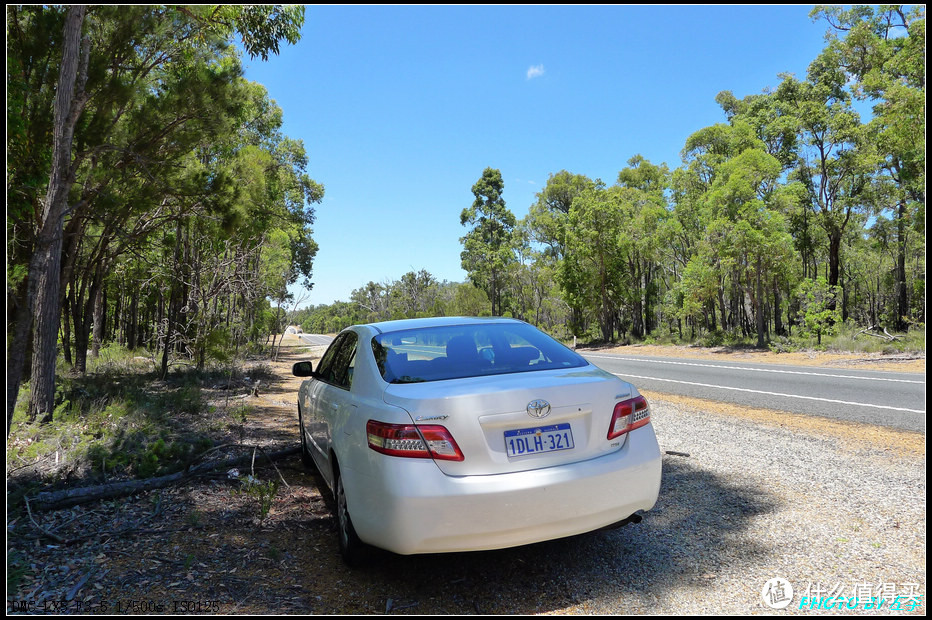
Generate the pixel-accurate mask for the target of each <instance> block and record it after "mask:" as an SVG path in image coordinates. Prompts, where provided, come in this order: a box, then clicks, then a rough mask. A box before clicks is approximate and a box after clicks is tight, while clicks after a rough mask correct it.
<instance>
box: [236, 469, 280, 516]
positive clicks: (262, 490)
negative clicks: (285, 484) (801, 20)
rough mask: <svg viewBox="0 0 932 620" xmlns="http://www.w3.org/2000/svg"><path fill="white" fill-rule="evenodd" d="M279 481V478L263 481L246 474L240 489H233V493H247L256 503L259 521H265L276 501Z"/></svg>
mask: <svg viewBox="0 0 932 620" xmlns="http://www.w3.org/2000/svg"><path fill="white" fill-rule="evenodd" d="M278 487H279V483H278V481H277V480H269V481H268V482H262V481H261V480H258V479H256V478H253V477H252V476H246V478H245V479H243V480H242V481H241V482H240V486H239V489H233V490H232V491H231V492H232V493H233V495H234V496H235V495H240V494H241V495H245V496H246V497H247V498H248V499H250V500H251V501H252V502H253V504H254V505H255V509H256V512H257V513H258V516H259V522H260V523H261V522H262V521H265V518H266V517H267V516H268V515H269V511H270V510H271V509H272V504H273V503H274V502H275V495H276V494H278Z"/></svg>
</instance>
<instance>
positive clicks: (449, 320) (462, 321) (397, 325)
mask: <svg viewBox="0 0 932 620" xmlns="http://www.w3.org/2000/svg"><path fill="white" fill-rule="evenodd" d="M490 323H521V321H518V320H516V319H508V318H503V317H477V316H436V317H430V318H424V319H400V320H398V321H381V322H379V323H369V327H372V328H374V329H376V330H378V331H379V332H382V333H386V332H397V331H405V330H409V329H422V328H425V327H449V326H451V325H482V324H490Z"/></svg>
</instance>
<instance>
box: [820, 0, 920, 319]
mask: <svg viewBox="0 0 932 620" xmlns="http://www.w3.org/2000/svg"><path fill="white" fill-rule="evenodd" d="M810 15H811V16H812V17H813V19H818V18H822V19H824V20H825V21H826V22H828V24H829V30H828V32H827V34H826V38H827V39H828V50H830V51H831V52H832V54H833V55H834V58H836V59H837V62H838V63H839V66H840V67H841V68H842V70H843V71H844V72H845V74H846V76H847V77H849V78H850V83H851V90H852V93H853V95H854V96H855V97H856V98H857V99H860V100H864V101H869V102H872V103H873V108H872V111H873V118H872V119H871V120H870V122H869V123H868V127H867V132H868V135H869V136H870V137H869V139H870V141H871V143H872V144H874V145H876V148H877V150H878V155H879V157H880V159H881V162H882V163H881V168H882V178H881V179H879V180H878V183H888V184H889V185H890V186H891V190H890V191H886V192H884V195H883V198H882V202H880V203H879V204H878V205H877V207H878V210H880V211H881V212H885V211H889V212H890V214H891V215H890V219H892V220H893V221H894V222H895V225H894V226H893V228H892V230H893V232H894V234H895V241H894V244H895V247H896V259H895V278H896V284H895V287H896V310H895V312H894V314H895V316H894V321H893V323H894V325H895V327H896V328H897V329H904V328H905V327H906V318H907V317H908V316H909V315H910V314H912V313H911V311H910V302H909V297H910V295H909V292H910V286H909V283H908V280H909V276H910V275H912V274H907V269H906V262H907V254H908V252H909V247H910V245H911V244H910V237H911V236H913V235H914V234H915V235H919V236H920V237H924V229H925V225H924V212H925V42H926V37H925V7H924V6H922V5H919V6H913V7H910V8H908V9H907V8H905V7H904V6H903V5H884V6H880V7H877V6H861V5H856V6H853V7H851V8H842V7H840V6H819V7H816V8H815V9H813V11H812V12H811V14H810ZM913 245H916V244H913ZM919 251H920V252H921V249H919ZM923 279H924V277H923ZM919 288H920V290H921V291H923V292H924V286H923V287H919ZM921 297H924V294H923V295H921ZM918 305H919V306H923V305H924V304H923V303H920V304H918ZM920 320H924V318H922V319H920Z"/></svg>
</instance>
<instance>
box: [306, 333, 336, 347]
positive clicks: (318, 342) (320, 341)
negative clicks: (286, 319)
mask: <svg viewBox="0 0 932 620" xmlns="http://www.w3.org/2000/svg"><path fill="white" fill-rule="evenodd" d="M298 338H300V339H301V340H303V341H304V342H305V343H307V344H309V345H312V346H326V345H329V344H330V343H331V342H333V336H322V335H320V334H298Z"/></svg>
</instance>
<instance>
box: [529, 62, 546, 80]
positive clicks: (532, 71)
mask: <svg viewBox="0 0 932 620" xmlns="http://www.w3.org/2000/svg"><path fill="white" fill-rule="evenodd" d="M543 74H544V65H534V66H533V67H529V68H528V70H527V79H529V80H533V79H534V78H536V77H540V76H542V75H543Z"/></svg>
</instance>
